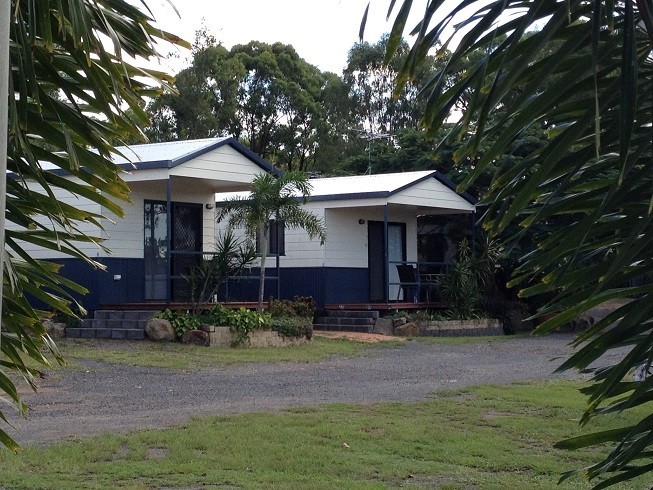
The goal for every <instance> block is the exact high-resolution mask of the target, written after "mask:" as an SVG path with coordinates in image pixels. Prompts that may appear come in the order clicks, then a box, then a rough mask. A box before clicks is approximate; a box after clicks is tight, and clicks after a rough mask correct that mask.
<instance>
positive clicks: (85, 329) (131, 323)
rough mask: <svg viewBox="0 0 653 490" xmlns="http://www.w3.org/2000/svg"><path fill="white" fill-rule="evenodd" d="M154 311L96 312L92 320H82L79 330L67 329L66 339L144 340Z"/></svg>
mask: <svg viewBox="0 0 653 490" xmlns="http://www.w3.org/2000/svg"><path fill="white" fill-rule="evenodd" d="M155 313H156V311H113V310H98V311H96V312H95V315H94V316H93V318H86V319H84V320H82V322H81V324H80V326H79V328H67V329H66V337H71V338H83V339H130V340H142V339H144V338H145V326H146V325H147V320H149V319H150V318H151V317H152V316H153V315H154V314H155Z"/></svg>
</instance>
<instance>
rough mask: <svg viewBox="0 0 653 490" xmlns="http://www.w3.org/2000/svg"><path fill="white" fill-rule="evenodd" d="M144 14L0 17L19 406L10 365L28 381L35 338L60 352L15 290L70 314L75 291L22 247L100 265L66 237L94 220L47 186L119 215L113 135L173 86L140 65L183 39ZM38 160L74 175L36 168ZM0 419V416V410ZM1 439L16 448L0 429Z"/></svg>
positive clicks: (123, 191) (41, 4)
mask: <svg viewBox="0 0 653 490" xmlns="http://www.w3.org/2000/svg"><path fill="white" fill-rule="evenodd" d="M151 20H152V19H151V18H150V17H149V15H148V14H146V13H144V12H143V11H141V10H140V9H139V8H138V7H135V6H134V5H132V4H130V3H128V2H126V1H124V0H100V1H95V2H88V1H84V0H64V1H59V0H39V1H35V0H24V1H18V0H12V1H11V15H10V18H9V19H2V22H8V24H9V36H10V49H9V58H10V59H9V70H10V74H9V97H7V96H6V94H5V96H3V103H7V101H8V114H9V117H8V121H9V131H8V136H9V137H8V144H7V168H8V170H9V171H10V172H12V177H11V178H9V179H8V180H7V194H6V206H7V211H6V220H7V222H9V223H11V224H12V225H11V226H10V228H11V230H8V231H7V232H6V245H5V249H4V254H5V264H4V270H3V294H2V302H3V304H2V306H3V311H2V313H3V315H2V330H1V332H0V349H1V352H2V357H0V390H2V391H3V392H4V393H5V394H6V395H7V398H4V397H3V400H9V401H10V402H11V403H12V404H13V406H14V407H15V408H16V409H17V410H18V412H19V413H20V414H24V413H25V411H26V409H27V407H26V406H25V405H24V404H23V403H22V402H21V400H20V396H19V394H18V391H17V390H16V387H15V385H14V383H13V381H12V379H10V377H9V376H8V373H7V371H8V370H14V371H17V372H18V373H19V374H20V375H21V376H22V377H23V379H24V380H25V381H26V382H27V383H29V384H30V385H31V386H32V387H33V388H35V377H36V376H38V375H39V374H40V373H39V371H38V370H37V369H34V368H33V367H30V365H33V363H29V364H28V363H26V362H25V360H26V359H27V358H28V357H29V358H32V359H34V360H35V361H37V362H38V363H40V364H43V365H49V361H48V359H47V357H46V356H45V355H44V353H43V347H44V346H45V347H47V348H49V349H50V350H51V351H52V353H53V354H54V355H55V357H56V358H57V359H58V360H61V357H60V356H59V354H58V353H57V350H56V346H55V344H54V343H53V342H52V340H51V339H50V337H49V336H48V335H47V333H46V331H45V329H44V328H43V325H42V320H43V319H44V318H46V317H47V316H48V315H51V311H49V312H48V311H39V310H35V309H34V308H33V307H32V306H31V305H30V303H29V302H28V300H27V299H26V296H27V295H29V296H32V297H33V298H36V299H38V300H40V301H41V302H42V303H44V304H45V305H46V307H47V309H48V310H54V311H59V312H62V313H64V314H67V315H73V309H71V307H70V304H71V302H72V301H73V299H72V297H71V296H70V291H75V292H84V289H83V288H81V287H80V286H77V285H75V284H74V283H72V282H70V281H68V280H66V279H65V278H63V277H62V276H61V275H60V274H59V273H58V269H59V266H57V265H55V264H52V263H48V262H43V261H37V260H34V259H33V258H31V257H30V256H29V254H28V253H27V252H26V247H25V244H30V245H37V246H40V247H45V248H50V249H52V250H57V251H58V252H63V253H66V254H68V255H69V256H72V257H77V258H81V259H83V260H85V261H86V262H88V263H89V264H90V266H93V267H102V266H101V264H99V263H97V262H96V261H94V260H93V259H92V258H90V257H87V256H86V255H84V253H83V252H82V251H81V250H80V249H79V248H78V247H77V246H76V243H79V242H94V243H98V246H99V247H100V246H101V244H100V243H99V242H100V239H99V235H100V231H101V220H102V218H103V216H102V215H99V214H94V213H90V212H86V211H82V210H79V209H76V208H75V207H72V206H69V205H66V204H64V203H61V202H59V201H58V200H57V199H56V197H55V194H54V191H55V190H56V189H57V188H58V189H63V190H65V191H67V192H70V193H73V194H76V195H78V196H81V197H83V198H86V199H90V200H92V201H94V202H96V203H98V204H99V205H100V206H101V207H102V209H106V210H107V211H108V212H110V213H113V214H116V215H118V216H121V215H122V210H121V207H120V204H119V203H120V202H121V201H126V200H127V199H128V192H129V189H128V187H127V185H126V184H125V182H123V180H122V179H121V177H120V175H119V173H120V170H119V169H118V167H116V165H115V164H114V163H113V162H112V160H111V155H112V154H113V153H115V150H114V148H113V142H122V141H126V140H130V139H132V138H138V137H140V138H142V133H141V131H140V129H139V126H145V125H146V124H147V117H146V114H145V112H144V110H143V107H144V106H145V103H144V97H146V96H153V95H156V94H158V93H159V92H161V90H162V89H165V88H167V87H168V86H169V85H170V83H172V79H171V77H169V76H167V75H165V74H163V73H160V72H158V71H155V70H150V69H145V68H142V67H140V65H141V64H142V61H143V60H144V59H147V58H151V57H156V56H158V54H157V47H156V43H158V42H164V41H165V42H172V43H175V44H180V45H184V46H187V43H185V42H183V41H181V40H180V39H179V38H177V37H176V36H172V35H170V34H167V33H165V32H162V31H161V30H160V29H158V28H156V27H155V26H154V25H153V24H152V23H151ZM125 56H128V57H129V59H130V60H133V61H127V60H126V59H125V58H124V57H125ZM43 162H48V163H47V165H49V166H51V167H53V168H56V169H58V170H62V171H65V172H66V173H67V174H69V175H71V176H73V177H75V179H67V178H63V177H61V176H60V174H58V173H57V172H49V171H47V172H46V171H44V170H43V168H44V167H45V166H46V165H45V164H44V163H43ZM2 197H4V196H2ZM82 223H84V224H88V223H92V224H94V225H96V226H97V229H98V233H97V234H96V236H89V235H88V234H87V233H84V231H82V228H81V227H80V224H82ZM77 306H78V307H79V305H77ZM0 419H2V420H5V418H4V416H3V414H2V412H0ZM0 443H2V444H4V445H5V446H7V447H9V448H11V449H13V450H15V449H17V447H18V446H17V444H16V442H15V441H13V440H12V438H11V437H10V436H9V435H8V434H7V433H6V432H5V431H4V430H2V429H0Z"/></svg>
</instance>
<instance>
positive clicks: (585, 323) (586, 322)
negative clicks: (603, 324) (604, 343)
mask: <svg viewBox="0 0 653 490" xmlns="http://www.w3.org/2000/svg"><path fill="white" fill-rule="evenodd" d="M571 323H572V324H573V326H574V330H575V331H577V332H582V331H583V330H587V329H588V328H590V327H591V326H592V325H594V317H593V316H592V315H590V314H588V313H585V314H584V315H580V316H579V317H578V318H576V319H575V320H574V321H573V322H571Z"/></svg>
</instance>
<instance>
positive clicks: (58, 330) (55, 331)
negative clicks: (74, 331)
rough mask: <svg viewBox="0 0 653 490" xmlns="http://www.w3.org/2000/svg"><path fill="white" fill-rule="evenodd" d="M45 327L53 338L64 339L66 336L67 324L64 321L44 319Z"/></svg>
mask: <svg viewBox="0 0 653 490" xmlns="http://www.w3.org/2000/svg"><path fill="white" fill-rule="evenodd" d="M43 327H44V328H45V331H46V332H47V334H48V335H49V336H50V337H52V338H53V339H62V338H64V337H65V336H66V335H65V332H66V325H64V324H63V323H58V322H54V321H52V320H43Z"/></svg>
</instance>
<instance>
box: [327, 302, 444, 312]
mask: <svg viewBox="0 0 653 490" xmlns="http://www.w3.org/2000/svg"><path fill="white" fill-rule="evenodd" d="M448 306H449V305H448V304H447V303H443V302H439V301H437V302H436V301H431V302H428V303H426V302H423V303H412V302H405V303H404V302H398V301H397V302H391V303H331V304H326V305H324V309H325V310H359V311H360V310H372V311H394V310H444V309H446V308H447V307H448Z"/></svg>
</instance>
